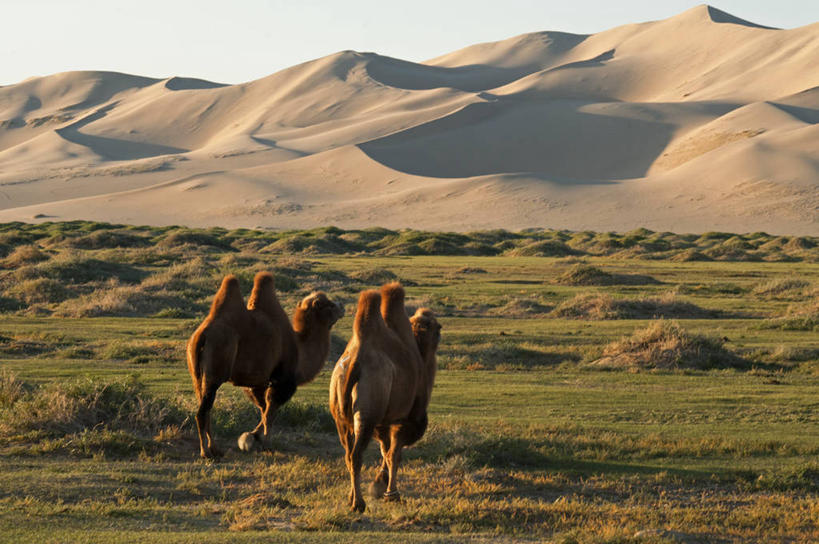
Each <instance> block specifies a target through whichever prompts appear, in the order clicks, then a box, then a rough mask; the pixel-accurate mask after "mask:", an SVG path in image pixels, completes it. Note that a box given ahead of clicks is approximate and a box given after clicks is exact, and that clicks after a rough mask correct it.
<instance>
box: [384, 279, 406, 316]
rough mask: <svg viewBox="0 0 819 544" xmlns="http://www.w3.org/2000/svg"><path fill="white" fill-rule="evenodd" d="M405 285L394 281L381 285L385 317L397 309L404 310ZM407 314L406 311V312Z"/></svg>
mask: <svg viewBox="0 0 819 544" xmlns="http://www.w3.org/2000/svg"><path fill="white" fill-rule="evenodd" d="M405 296H406V295H405V293H404V286H403V285H401V284H400V283H398V282H397V281H394V282H392V283H385V284H384V285H382V286H381V315H383V316H384V318H386V317H387V315H388V314H389V313H390V312H391V311H393V310H396V309H401V310H402V311H403V310H404V297H405ZM404 314H405V315H406V312H404Z"/></svg>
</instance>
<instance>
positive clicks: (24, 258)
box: [2, 245, 48, 268]
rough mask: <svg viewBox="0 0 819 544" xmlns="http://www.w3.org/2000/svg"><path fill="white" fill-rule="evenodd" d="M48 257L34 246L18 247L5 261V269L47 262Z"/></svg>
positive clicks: (3, 263)
mask: <svg viewBox="0 0 819 544" xmlns="http://www.w3.org/2000/svg"><path fill="white" fill-rule="evenodd" d="M47 260H48V255H46V254H45V253H43V252H42V251H40V248H38V247H37V246H33V245H25V246H17V248H15V249H14V251H12V252H11V254H10V255H9V256H8V257H6V258H5V259H3V262H2V265H3V268H20V267H21V266H24V265H27V264H34V263H39V262H41V261H47Z"/></svg>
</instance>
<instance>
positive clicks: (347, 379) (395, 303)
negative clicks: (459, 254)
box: [330, 283, 437, 512]
mask: <svg viewBox="0 0 819 544" xmlns="http://www.w3.org/2000/svg"><path fill="white" fill-rule="evenodd" d="M436 343H437V340H436ZM432 359H433V360H434V355H433V357H432ZM431 378H432V376H431V375H430V372H429V371H428V370H427V369H426V365H425V361H424V359H423V358H422V356H421V352H420V350H419V348H418V340H416V338H415V336H414V335H413V330H412V325H411V324H410V322H409V319H408V318H407V314H406V310H405V308H404V289H403V287H401V285H399V284H397V283H392V284H387V285H385V286H383V287H382V289H381V292H380V293H379V292H378V291H364V292H362V293H361V295H360V297H359V300H358V308H357V310H356V316H355V322H354V324H353V336H352V338H351V339H350V342H349V343H348V344H347V348H346V349H345V351H344V354H343V355H342V356H341V358H340V359H339V361H338V363H337V364H336V367H335V368H334V370H333V376H332V378H331V382H330V412H331V413H332V415H333V419H335V422H336V429H337V430H338V435H339V439H340V440H341V444H342V446H344V449H345V452H346V453H345V462H346V464H347V469H348V470H349V472H350V480H351V486H350V487H351V489H350V495H349V503H350V507H351V508H352V509H353V510H355V511H358V512H363V511H364V509H365V507H366V503H365V501H364V498H363V496H362V494H361V459H362V455H363V453H364V450H365V448H366V447H367V445H368V444H369V441H370V439H371V438H372V436H373V435H375V437H376V438H377V439H378V440H379V442H380V443H381V452H382V456H383V458H384V464H385V468H386V478H385V479H386V483H387V487H386V492H385V493H384V498H386V499H389V500H397V499H398V498H399V494H398V489H397V487H396V473H397V470H398V464H399V463H400V459H401V449H402V448H403V447H404V446H405V445H408V444H411V443H413V442H415V441H416V440H418V438H420V436H421V435H422V434H423V430H424V429H425V428H426V422H427V418H426V408H427V404H428V403H429V392H430V391H431V387H432V384H431Z"/></svg>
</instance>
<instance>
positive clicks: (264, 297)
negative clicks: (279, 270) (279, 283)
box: [247, 272, 278, 312]
mask: <svg viewBox="0 0 819 544" xmlns="http://www.w3.org/2000/svg"><path fill="white" fill-rule="evenodd" d="M277 307H278V299H277V298H276V288H275V285H274V281H273V274H271V273H270V272H258V273H257V274H256V276H255V277H254V278H253V291H251V293H250V299H249V300H248V301H247V308H248V310H262V311H267V312H271V311H273V310H274V309H275V308H277Z"/></svg>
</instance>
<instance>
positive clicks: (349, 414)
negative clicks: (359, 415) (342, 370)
mask: <svg viewBox="0 0 819 544" xmlns="http://www.w3.org/2000/svg"><path fill="white" fill-rule="evenodd" d="M360 378H361V368H360V367H359V365H357V364H356V361H350V362H349V363H348V368H347V374H346V375H345V377H344V392H343V394H342V395H341V399H340V404H341V413H342V414H344V417H345V419H347V420H348V421H352V419H353V387H355V385H356V384H357V383H358V380H359V379H360Z"/></svg>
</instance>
